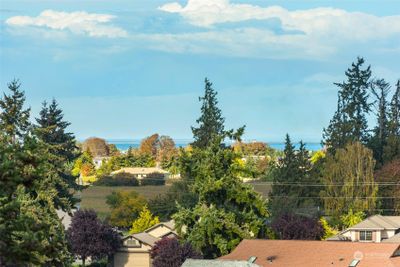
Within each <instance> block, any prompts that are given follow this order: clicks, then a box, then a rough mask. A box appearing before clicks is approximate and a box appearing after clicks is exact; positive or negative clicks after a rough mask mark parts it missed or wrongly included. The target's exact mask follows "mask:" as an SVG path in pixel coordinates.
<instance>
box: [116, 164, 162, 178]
mask: <svg viewBox="0 0 400 267" xmlns="http://www.w3.org/2000/svg"><path fill="white" fill-rule="evenodd" d="M118 173H128V174H130V175H132V176H134V177H135V178H137V179H138V180H141V179H143V178H146V177H147V176H149V175H150V174H154V173H157V174H162V175H163V176H164V179H165V180H166V179H168V176H169V172H167V171H165V170H163V169H160V168H154V167H150V168H145V167H126V168H121V169H119V170H117V171H113V172H112V173H111V175H115V174H118Z"/></svg>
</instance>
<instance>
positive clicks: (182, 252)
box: [150, 237, 202, 267]
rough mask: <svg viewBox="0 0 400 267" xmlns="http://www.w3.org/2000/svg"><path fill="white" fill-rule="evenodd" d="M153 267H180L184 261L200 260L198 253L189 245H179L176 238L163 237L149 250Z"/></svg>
mask: <svg viewBox="0 0 400 267" xmlns="http://www.w3.org/2000/svg"><path fill="white" fill-rule="evenodd" d="M150 256H151V258H152V259H153V266H154V267H167V266H168V267H180V266H182V264H183V263H184V262H185V260H186V259H188V258H190V259H201V258H202V256H201V254H200V253H199V252H197V251H196V250H194V249H193V247H192V246H191V245H190V244H189V243H180V242H179V240H178V239H176V238H169V237H164V238H163V239H161V240H159V241H157V242H156V243H155V245H154V247H153V248H152V249H151V250H150Z"/></svg>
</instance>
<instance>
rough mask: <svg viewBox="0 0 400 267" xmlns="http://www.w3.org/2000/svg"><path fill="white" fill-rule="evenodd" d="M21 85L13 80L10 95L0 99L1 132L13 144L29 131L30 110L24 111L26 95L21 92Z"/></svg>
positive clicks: (9, 87)
mask: <svg viewBox="0 0 400 267" xmlns="http://www.w3.org/2000/svg"><path fill="white" fill-rule="evenodd" d="M20 86H21V84H20V82H19V81H18V80H13V81H12V82H10V83H9V84H8V89H9V90H10V95H6V94H4V95H3V98H1V99H0V110H1V113H0V130H1V131H3V132H4V133H5V136H7V137H8V138H9V139H10V140H12V141H13V142H14V141H15V140H17V138H20V137H22V136H23V135H24V134H25V133H26V131H27V130H28V128H29V126H30V123H29V112H30V108H28V109H23V106H24V103H25V93H24V92H23V91H21V90H20V89H19V88H20Z"/></svg>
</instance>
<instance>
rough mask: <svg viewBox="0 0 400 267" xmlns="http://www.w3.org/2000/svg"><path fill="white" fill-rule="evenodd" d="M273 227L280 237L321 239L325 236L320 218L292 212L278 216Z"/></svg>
mask: <svg viewBox="0 0 400 267" xmlns="http://www.w3.org/2000/svg"><path fill="white" fill-rule="evenodd" d="M272 229H273V230H274V231H275V233H276V234H277V236H278V237H279V239H300V240H320V239H321V238H322V237H323V236H324V228H323V227H322V225H321V223H320V221H319V220H317V219H313V218H309V217H305V216H300V215H295V214H290V213H285V214H281V215H279V216H278V217H276V218H275V219H274V221H273V222H272Z"/></svg>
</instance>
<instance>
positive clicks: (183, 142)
mask: <svg viewBox="0 0 400 267" xmlns="http://www.w3.org/2000/svg"><path fill="white" fill-rule="evenodd" d="M106 141H107V142H108V143H109V144H114V145H115V146H116V147H117V148H118V149H119V150H120V151H127V150H128V149H129V148H130V147H132V148H138V147H139V145H140V141H141V140H115V139H114V140H113V139H109V140H106ZM174 141H175V145H176V147H186V146H187V145H188V144H190V143H191V142H192V140H187V139H180V140H179V139H176V140H174ZM265 143H267V144H268V145H269V146H270V147H272V148H273V149H276V150H280V151H282V150H283V149H284V147H285V143H282V142H265ZM293 145H294V146H295V147H296V148H298V147H299V143H294V144H293ZM305 145H306V148H307V149H308V150H311V151H317V150H320V149H321V148H322V146H321V144H320V143H317V142H310V143H306V142H305Z"/></svg>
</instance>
